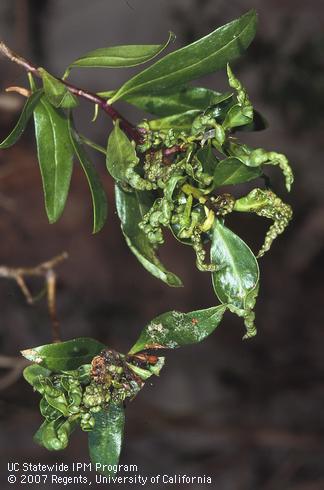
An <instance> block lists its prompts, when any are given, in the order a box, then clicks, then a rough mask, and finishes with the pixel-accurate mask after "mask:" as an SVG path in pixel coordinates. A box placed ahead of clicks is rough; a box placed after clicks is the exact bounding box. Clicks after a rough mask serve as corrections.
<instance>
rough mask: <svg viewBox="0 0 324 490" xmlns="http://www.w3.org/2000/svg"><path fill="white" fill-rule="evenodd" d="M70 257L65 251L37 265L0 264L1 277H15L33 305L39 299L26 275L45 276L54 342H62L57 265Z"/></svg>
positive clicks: (27, 299)
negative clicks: (30, 287) (13, 265)
mask: <svg viewBox="0 0 324 490" xmlns="http://www.w3.org/2000/svg"><path fill="white" fill-rule="evenodd" d="M67 258H68V254H67V253H66V252H63V253H62V254H60V255H57V256H56V257H54V258H53V259H51V260H48V261H46V262H42V263H41V264H39V265H37V266H36V267H31V268H30V267H29V268H27V267H26V268H23V267H19V268H12V267H6V266H0V277H3V278H7V279H13V280H14V281H16V283H17V284H18V286H19V288H20V290H21V291H22V293H23V295H24V297H25V298H26V301H27V303H28V304H30V305H32V304H34V303H35V301H36V300H37V299H38V297H34V296H33V295H32V294H31V292H30V289H29V288H28V286H27V284H26V281H25V277H44V279H45V284H46V292H47V303H48V311H49V316H50V319H51V324H52V338H53V342H60V326H59V322H58V318H57V314H56V273H55V270H54V269H55V267H56V266H57V265H58V264H60V263H61V262H62V261H63V260H66V259H67Z"/></svg>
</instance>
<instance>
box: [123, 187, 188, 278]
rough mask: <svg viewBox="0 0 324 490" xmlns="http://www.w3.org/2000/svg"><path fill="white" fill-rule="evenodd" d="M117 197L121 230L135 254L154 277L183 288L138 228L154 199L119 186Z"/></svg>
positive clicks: (148, 194) (148, 195) (145, 193)
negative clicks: (126, 190)
mask: <svg viewBox="0 0 324 490" xmlns="http://www.w3.org/2000/svg"><path fill="white" fill-rule="evenodd" d="M115 195H116V208H117V213H118V216H119V219H120V224H121V228H122V231H123V234H124V236H125V239H126V242H127V245H128V246H129V248H130V249H131V251H132V252H133V254H134V255H135V256H136V257H137V259H138V260H139V261H140V263H141V264H142V265H143V267H145V269H146V270H148V271H149V272H150V273H151V274H152V275H153V276H154V277H157V278H158V279H160V280H161V281H163V282H165V283H166V284H168V285H169V286H175V287H179V286H182V282H181V280H180V279H179V278H178V277H177V276H176V275H175V274H173V273H172V272H169V271H167V270H166V269H165V267H164V266H163V265H162V264H161V262H160V261H159V259H158V258H157V256H156V252H155V249H154V247H153V245H152V244H151V243H150V242H149V241H148V239H147V237H146V235H145V233H144V232H143V231H142V230H141V229H140V228H139V226H138V224H139V222H140V221H142V218H143V216H144V214H145V213H146V212H147V211H148V209H149V208H150V207H151V205H152V204H153V201H154V197H153V196H152V195H151V194H150V193H149V192H145V191H142V192H125V191H124V190H122V189H121V188H120V186H118V185H116V187H115Z"/></svg>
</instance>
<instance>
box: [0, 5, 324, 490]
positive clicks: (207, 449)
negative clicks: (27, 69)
mask: <svg viewBox="0 0 324 490" xmlns="http://www.w3.org/2000/svg"><path fill="white" fill-rule="evenodd" d="M252 7H255V8H256V9H257V11H258V14H259V28H258V34H257V37H256V39H255V41H254V43H253V44H252V46H251V47H250V49H249V50H248V52H247V53H246V55H245V56H244V57H243V58H242V59H241V60H240V61H238V62H236V63H235V69H236V73H238V75H239V77H240V79H241V80H242V81H243V83H244V84H245V85H246V87H247V88H248V91H249V93H250V95H251V99H252V100H253V103H254V105H255V106H256V107H257V108H258V109H259V110H260V111H262V112H263V113H264V115H265V116H266V118H267V119H268V121H269V123H270V127H269V128H268V129H267V130H266V131H265V132H263V133H258V134H256V135H253V136H252V135H249V136H245V140H246V141H249V142H250V143H252V144H254V145H257V146H264V147H266V148H269V149H274V150H276V151H280V152H283V153H286V154H287V155H288V157H289V159H290V161H291V163H292V166H293V168H294V170H295V174H296V184H295V185H294V187H293V191H292V193H291V194H290V195H286V193H285V190H284V187H283V183H282V176H281V175H280V172H278V171H277V170H276V169H274V171H272V170H271V172H270V173H271V176H272V177H273V179H274V182H275V188H276V189H277V191H278V192H279V194H281V195H283V196H284V198H285V200H286V201H288V202H290V203H291V204H292V205H293V207H294V220H293V222H292V224H291V225H290V227H289V229H288V230H287V232H286V233H285V234H284V235H283V236H282V237H280V238H279V239H278V240H277V241H276V242H275V244H274V245H273V247H272V250H271V252H270V253H269V254H267V255H266V256H265V257H264V258H263V259H261V263H260V266H261V273H262V276H261V292H260V296H259V300H258V304H257V308H256V310H257V325H258V330H259V333H258V336H257V337H256V338H254V339H253V340H250V341H248V342H242V340H241V338H242V335H243V333H244V331H243V325H242V322H241V321H240V320H239V319H238V318H236V317H234V316H233V315H231V314H226V316H225V318H224V321H223V323H222V325H221V326H220V327H219V329H218V330H217V331H216V332H215V333H214V335H212V336H211V337H210V338H208V339H207V340H206V341H205V342H203V343H202V344H200V345H194V346H192V347H186V348H183V349H180V350H178V351H176V352H171V353H170V354H168V356H167V363H166V367H165V369H164V370H163V371H162V375H161V377H160V379H155V380H154V381H153V383H152V386H147V387H146V388H145V390H143V392H142V393H141V394H140V395H139V396H138V398H137V399H136V401H135V402H134V403H131V404H130V405H129V406H128V409H127V424H126V443H125V446H124V449H123V453H122V458H121V462H122V463H132V464H138V466H139V470H140V472H141V473H142V474H144V475H153V474H156V473H162V474H163V473H167V474H169V475H173V474H193V475H202V474H205V475H210V476H212V478H213V488H217V489H219V490H259V489H262V490H281V489H283V490H320V489H324V415H323V411H324V356H323V348H324V329H323V326H324V325H323V321H324V308H323V303H324V285H323V275H322V268H323V264H324V247H323V243H324V193H323V190H324V168H323V165H324V162H323V151H324V137H323V128H324V124H323V121H324V118H323V112H324V70H323V68H324V66H323V65H324V58H323V52H324V30H323V26H324V3H323V1H322V0H309V1H308V2H305V1H302V0H284V1H283V0H281V1H280V0H240V1H239V0H232V1H231V2H229V1H227V0H173V1H172V2H169V1H166V0H161V1H159V2H158V1H148V0H118V1H116V0H111V1H108V0H92V1H91V2H89V1H86V0H70V1H69V2H67V1H63V0H55V1H54V0H41V1H36V0H29V1H28V0H2V1H1V3H0V30H1V36H0V37H1V38H3V39H5V40H6V41H7V43H8V44H9V45H10V46H11V47H12V48H13V49H15V50H16V51H18V52H19V53H21V54H23V55H24V56H25V57H27V58H29V59H31V60H32V61H33V62H34V63H35V64H38V65H43V66H45V67H46V68H48V69H49V70H50V71H51V72H52V73H54V74H57V75H60V74H62V73H63V71H64V69H65V67H66V66H67V65H68V64H69V62H71V61H72V60H73V59H75V58H76V57H78V56H79V55H81V54H83V53H84V52H86V51H89V50H91V49H95V48H97V47H103V46H108V45H111V44H128V43H159V42H162V41H163V40H165V39H166V37H167V33H168V31H169V30H172V31H174V32H175V33H176V34H177V40H176V46H180V45H183V44H185V43H189V42H191V41H193V40H195V39H197V38H198V37H200V36H202V35H205V34H206V33H208V32H209V31H210V30H213V29H214V28H215V27H216V26H218V25H221V24H223V23H225V22H227V21H229V20H231V19H233V18H235V17H238V16H239V15H241V14H242V13H244V12H245V11H247V10H248V9H250V8H252ZM0 69H1V78H0V84H1V90H2V91H1V94H0V133H1V134H0V136H5V135H7V133H8V131H9V130H10V128H11V127H12V125H13V124H14V122H15V120H16V119H17V116H18V111H19V108H20V107H21V104H22V102H23V101H21V99H20V98H19V97H18V96H17V97H11V98H10V99H8V97H6V96H5V95H4V92H3V89H4V88H5V87H6V86H8V85H22V84H25V73H23V72H22V70H21V69H19V68H17V67H16V66H13V65H11V64H10V63H8V62H6V61H3V60H1V62H0ZM135 70H136V69H135ZM135 70H131V71H130V72H127V71H126V70H120V71H119V70H115V71H109V70H75V71H74V72H73V73H72V76H71V79H72V80H73V81H74V82H75V83H76V84H77V85H81V86H83V87H85V88H88V89H91V90H93V91H99V90H109V89H113V88H115V87H117V86H118V84H120V83H122V81H123V80H125V79H126V78H127V76H129V74H130V73H134V72H135ZM201 83H205V85H206V86H209V87H212V88H214V89H216V90H218V89H220V90H222V89H224V88H226V79H225V75H224V73H217V74H215V75H213V76H210V77H207V78H206V79H205V80H204V81H202V82H201ZM120 108H121V110H123V111H124V113H125V114H126V115H128V117H130V118H132V119H133V120H134V121H136V120H137V119H138V118H139V117H141V115H140V114H139V113H137V112H136V111H134V110H129V108H127V107H126V106H125V105H123V104H121V105H120ZM78 111H79V118H78V119H79V123H78V124H79V125H80V127H81V128H83V129H84V130H86V131H87V134H89V135H91V136H92V137H93V138H94V139H95V140H96V141H98V142H99V143H101V144H103V145H104V144H105V142H106V138H107V134H108V132H109V130H110V128H111V123H110V121H109V120H108V119H107V118H106V117H104V116H103V115H101V116H100V117H99V119H98V121H97V123H96V124H91V123H90V120H91V117H92V107H91V106H89V105H88V104H87V103H85V104H83V103H82V104H81V108H80V109H78ZM94 159H95V163H96V165H97V166H98V169H100V171H101V173H102V178H103V181H104V184H105V188H106V190H107V193H108V196H109V203H110V212H109V219H108V222H107V224H106V226H105V228H104V229H103V231H102V232H101V233H99V234H98V235H95V236H93V235H91V201H90V195H89V191H88V188H87V184H86V182H85V178H84V176H83V175H82V173H81V170H80V168H79V167H78V166H77V165H76V166H75V169H74V174H73V178H72V187H71V193H70V195H69V199H68V204H67V207H66V210H65V212H64V215H63V217H62V218H61V219H60V221H59V222H58V223H57V224H55V225H51V226H50V225H49V224H48V223H47V220H46V216H45V211H44V205H43V197H42V192H41V181H40V175H39V170H38V164H37V161H36V156H35V143H34V138H33V130H32V128H30V129H29V131H27V133H26V134H25V135H24V137H23V138H22V139H21V140H20V142H19V144H17V145H16V146H15V147H13V148H12V149H10V150H6V151H0V217H1V220H0V231H1V246H0V264H5V265H11V266H33V265H35V264H37V263H39V262H41V261H43V260H47V259H49V258H50V257H52V256H54V255H56V254H58V253H60V252H61V251H62V250H66V251H68V253H69V255H70V258H69V260H68V261H67V262H66V263H64V264H63V265H62V266H61V267H60V269H59V270H58V272H59V287H58V314H59V318H60V320H61V327H62V331H63V337H64V339H66V340H67V339H70V338H73V337H76V336H91V337H95V338H97V339H99V340H101V341H102V342H104V343H105V344H107V345H109V346H112V347H113V348H115V349H117V350H120V351H121V352H123V351H127V349H128V348H129V347H130V346H131V345H132V343H133V342H134V341H135V339H136V337H137V335H138V334H139V332H140V330H141V328H142V326H143V325H145V324H146V323H147V322H148V321H149V320H150V319H151V318H153V317H154V316H156V315H158V314H160V313H161V312H163V311H166V310H170V309H178V310H182V311H189V310H193V309H197V308H200V307H206V306H209V305H213V304H214V303H215V297H214V295H213V292H212V288H211V284H210V278H209V275H208V274H203V273H199V272H197V271H196V270H195V266H194V257H193V254H192V252H191V250H190V249H189V248H188V249H187V248H186V247H183V246H181V245H179V244H177V243H175V241H174V240H172V239H171V240H170V239H168V240H167V243H166V245H165V246H164V247H163V250H162V258H163V260H164V262H166V263H167V265H168V267H169V268H170V270H173V271H175V272H176V273H178V274H179V275H180V277H181V278H182V279H183V282H184V285H185V287H184V288H182V289H168V287H167V286H165V285H163V284H162V283H160V282H158V281H157V280H156V279H154V278H153V277H151V276H150V275H149V274H148V273H147V272H146V271H145V270H144V269H142V268H141V266H140V265H139V263H138V262H137V261H136V259H135V257H134V256H133V255H132V254H131V253H130V251H129V250H128V248H127V247H126V245H125V243H124V240H123V237H122V235H121V232H120V229H119V224H118V220H117V218H116V215H115V211H114V202H113V201H114V196H113V186H112V182H111V180H110V179H109V177H108V176H107V175H106V174H105V171H104V162H103V159H102V158H101V157H100V155H99V156H97V155H94ZM230 222H231V224H232V226H233V228H234V229H235V230H236V231H237V232H238V233H240V234H241V235H242V237H243V238H244V239H245V240H246V241H247V242H248V243H250V244H251V246H252V248H253V249H254V250H255V251H256V250H257V249H258V247H259V245H260V244H261V243H262V240H263V234H264V232H265V230H266V227H267V226H268V225H269V223H268V222H264V220H262V218H258V217H253V216H241V215H240V216H237V217H233V218H231V220H230ZM34 286H35V287H37V286H38V284H34ZM0 302H1V309H0V311H1V316H0V350H1V353H2V354H3V355H7V356H17V355H18V351H19V350H21V349H23V348H27V347H32V346H35V345H41V344H43V343H48V342H49V341H50V329H49V318H48V314H47V309H46V304H45V301H44V300H43V302H40V303H38V304H37V305H36V306H34V307H29V306H27V305H26V303H25V301H24V298H23V297H22V294H21V292H20V291H19V290H18V288H17V287H16V285H15V284H14V283H13V282H10V281H6V280H4V279H2V280H1V281H0ZM1 374H3V375H5V371H1ZM0 382H1V378H0ZM39 424H40V415H39V412H38V396H37V395H34V394H33V393H32V391H31V389H30V387H29V386H28V385H27V384H26V383H25V382H24V381H23V380H22V379H19V380H17V381H16V382H15V383H13V384H10V385H9V386H8V387H7V388H6V389H5V390H2V391H1V399H0V434H1V437H0V457H1V462H2V465H1V466H2V469H1V477H0V484H1V488H13V487H14V485H11V486H10V485H8V484H7V482H6V477H7V472H6V463H7V461H8V460H10V461H33V462H38V461H41V462H42V463H47V462H55V461H64V462H67V463H70V462H72V461H87V459H88V456H87V445H86V435H85V434H84V433H81V432H80V431H79V432H78V433H76V434H75V435H74V436H73V437H72V439H71V442H70V446H69V448H68V449H67V450H66V451H64V452H63V453H54V454H53V453H49V452H46V451H45V450H43V449H42V448H40V447H38V446H36V445H35V444H34V443H33V442H32V434H33V433H34V432H35V431H36V429H37V427H38V425H39ZM29 486H30V487H33V485H29ZM177 486H179V488H182V486H181V485H177ZM147 488H151V487H150V486H149V485H148V486H147ZM152 488H153V486H152ZM155 488H156V487H155ZM189 488H200V486H199V485H198V486H197V485H192V486H191V487H190V486H189Z"/></svg>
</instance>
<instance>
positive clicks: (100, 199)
mask: <svg viewBox="0 0 324 490" xmlns="http://www.w3.org/2000/svg"><path fill="white" fill-rule="evenodd" d="M69 131H70V138H71V142H72V145H73V148H74V151H75V153H76V155H77V157H78V160H79V162H80V164H81V166H82V168H83V171H84V173H85V176H86V178H87V181H88V184H89V188H90V192H91V197H92V207H93V233H97V232H98V231H100V230H101V228H102V227H103V225H104V224H105V221H106V218H107V198H106V194H105V191H104V188H103V186H102V184H101V181H100V177H99V175H98V173H97V171H96V169H95V167H94V166H93V164H92V163H91V162H90V160H89V157H88V155H87V153H86V152H85V150H84V148H83V145H82V143H81V140H80V138H79V136H78V134H77V133H76V131H75V130H74V128H73V122H72V120H71V119H69Z"/></svg>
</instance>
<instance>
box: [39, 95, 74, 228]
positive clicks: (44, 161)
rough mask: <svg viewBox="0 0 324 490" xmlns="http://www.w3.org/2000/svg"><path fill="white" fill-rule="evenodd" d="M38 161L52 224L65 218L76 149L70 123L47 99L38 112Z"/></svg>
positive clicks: (48, 214)
mask: <svg viewBox="0 0 324 490" xmlns="http://www.w3.org/2000/svg"><path fill="white" fill-rule="evenodd" d="M34 121H35V135H36V142H37V153H38V161H39V165H40V171H41V175H42V181H43V189H44V196H45V207H46V212H47V216H48V219H49V222H50V223H54V222H55V221H57V220H58V219H59V217H60V216H61V214H62V212H63V209H64V206H65V203H66V199H67V195H68V192H69V187H70V180H71V174H72V166H73V148H72V144H71V141H70V135H69V128H68V122H67V119H66V117H65V115H64V114H63V112H61V111H60V110H58V109H55V108H54V107H53V106H52V105H51V104H50V103H49V102H48V101H47V100H46V99H45V98H44V97H43V98H42V99H41V101H40V103H39V105H38V106H37V107H36V109H35V111H34Z"/></svg>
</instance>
